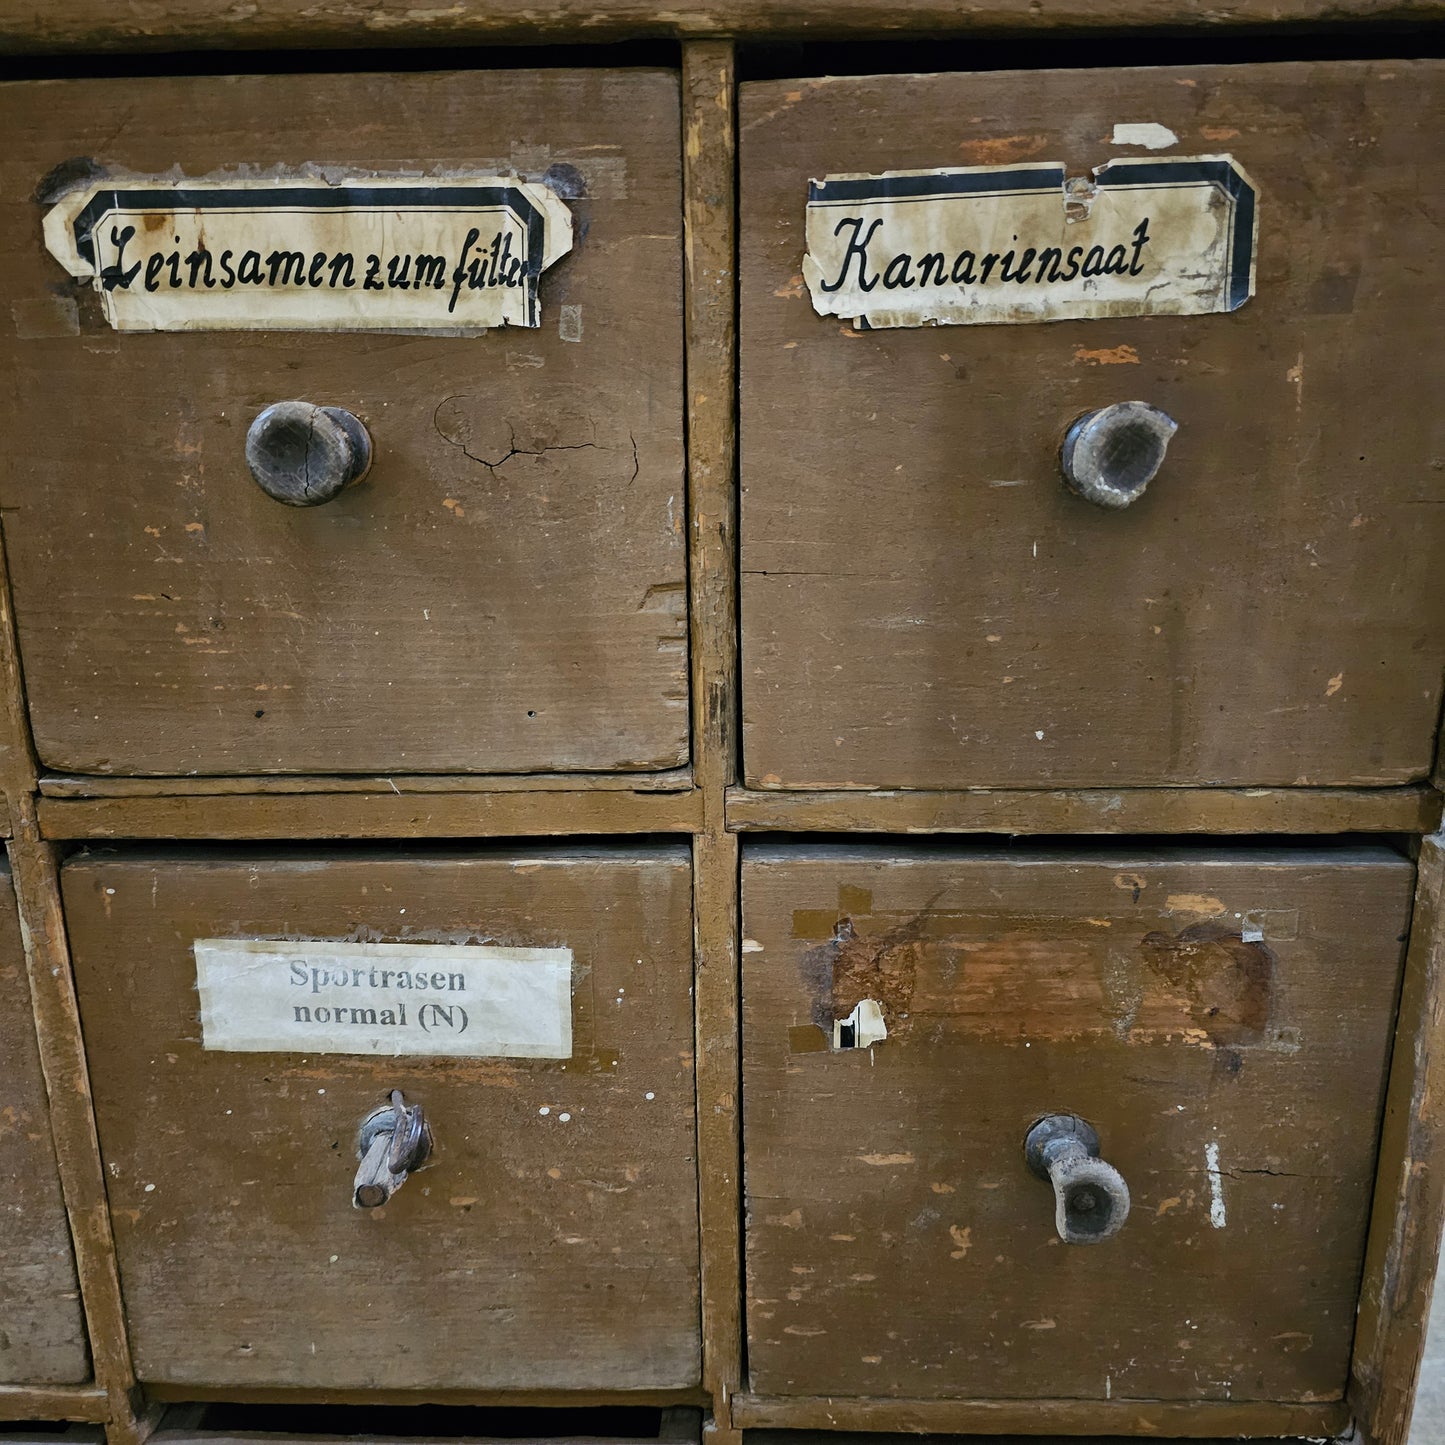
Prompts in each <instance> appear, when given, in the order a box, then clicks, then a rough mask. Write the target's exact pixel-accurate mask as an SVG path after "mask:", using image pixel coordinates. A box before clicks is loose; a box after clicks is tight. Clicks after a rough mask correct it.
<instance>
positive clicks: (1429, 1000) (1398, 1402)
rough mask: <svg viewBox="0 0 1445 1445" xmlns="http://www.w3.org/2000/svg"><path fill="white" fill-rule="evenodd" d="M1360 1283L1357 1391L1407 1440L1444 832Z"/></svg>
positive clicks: (1432, 1239) (1443, 1177) (1407, 988)
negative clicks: (1362, 1278) (1362, 1279)
mask: <svg viewBox="0 0 1445 1445" xmlns="http://www.w3.org/2000/svg"><path fill="white" fill-rule="evenodd" d="M1418 867H1419V880H1418V885H1417V888H1416V893H1415V911H1414V916H1413V918H1412V920H1411V925H1410V948H1409V953H1408V955H1407V957H1406V961H1405V984H1404V988H1403V990H1402V992H1401V995H1400V1013H1399V1022H1398V1025H1397V1027H1396V1035H1395V1052H1394V1061H1393V1063H1392V1065H1391V1069H1390V1089H1389V1094H1388V1095H1387V1097H1386V1104H1385V1122H1384V1128H1383V1129H1382V1131H1381V1135H1380V1170H1379V1176H1378V1178H1377V1180H1376V1185H1375V1209H1374V1214H1373V1216H1372V1218H1371V1221H1370V1245H1369V1251H1368V1253H1367V1254H1366V1256H1365V1274H1364V1281H1363V1284H1362V1286H1361V1290H1360V1321H1359V1328H1358V1331H1357V1334H1356V1338H1355V1359H1354V1380H1353V1388H1352V1399H1353V1402H1354V1404H1355V1406H1356V1410H1357V1412H1358V1414H1359V1416H1360V1418H1361V1423H1362V1425H1363V1428H1364V1434H1365V1438H1366V1440H1367V1441H1368V1442H1369V1445H1405V1442H1406V1441H1407V1440H1408V1439H1409V1435H1410V1416H1411V1412H1412V1410H1413V1407H1414V1399H1415V1383H1416V1380H1417V1378H1418V1377H1419V1373H1420V1360H1421V1356H1422V1354H1423V1352H1424V1349H1425V1331H1426V1328H1427V1325H1428V1323H1429V1319H1430V1300H1431V1297H1432V1295H1433V1292H1434V1288H1435V1273H1436V1266H1437V1263H1438V1261H1439V1257H1440V1239H1441V1233H1442V1225H1445V1156H1442V1152H1441V1151H1442V1146H1445V1084H1442V1079H1445V1074H1442V1069H1445V837H1442V836H1441V835H1440V834H1436V835H1435V836H1434V837H1431V838H1426V839H1425V840H1424V842H1423V844H1422V846H1421V849H1420V857H1419V862H1418Z"/></svg>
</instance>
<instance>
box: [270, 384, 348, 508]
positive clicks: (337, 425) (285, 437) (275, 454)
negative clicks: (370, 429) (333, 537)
mask: <svg viewBox="0 0 1445 1445" xmlns="http://www.w3.org/2000/svg"><path fill="white" fill-rule="evenodd" d="M246 465H247V466H248V467H250V469H251V475H252V476H253V477H255V479H256V483H257V485H258V486H259V487H260V488H261V490H262V491H263V492H265V493H266V495H267V496H268V497H274V498H275V499H276V500H277V501H278V502H284V503H285V504H286V505H287V506H288V507H318V506H320V505H321V504H322V503H323V502H329V501H330V500H331V499H332V498H333V497H335V496H338V495H339V494H340V493H341V492H343V491H345V490H346V488H347V487H349V486H351V484H352V483H353V482H359V481H360V480H361V478H362V477H364V476H365V475H366V471H367V468H368V467H370V466H371V437H370V436H369V435H368V433H367V430H366V428H365V427H364V426H363V425H362V424H361V422H360V421H359V420H358V419H357V418H356V417H354V416H352V414H351V413H350V412H349V411H344V410H343V409H342V408H341V407H339V406H313V405H312V404H311V403H310V402H309V401H278V402H277V403H276V404H275V405H274V406H268V407H267V408H266V410H265V411H263V412H262V413H261V414H260V415H259V416H258V417H257V418H256V420H255V421H253V422H252V423H251V427H250V430H249V431H247V433H246Z"/></svg>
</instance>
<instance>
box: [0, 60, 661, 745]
mask: <svg viewBox="0 0 1445 1445" xmlns="http://www.w3.org/2000/svg"><path fill="white" fill-rule="evenodd" d="M678 107H679V99H678V87H677V80H676V77H675V76H673V75H672V74H669V73H664V72H657V71H646V70H632V71H608V70H597V71H575V70H573V71H562V70H557V71H503V72H496V73H487V72H481V73H467V74H387V75H344V76H294V75H276V76H269V77H240V78H232V77H227V78H217V77H210V76H201V77H196V78H191V79H142V80H117V81H93V82H90V81H87V82H64V83H54V84H32V85H17V86H11V87H7V88H5V89H3V90H0V127H3V129H4V131H5V134H6V135H7V137H8V143H7V146H6V154H5V156H4V158H3V171H0V174H3V188H0V189H3V195H4V197H5V201H4V211H3V214H4V218H5V236H6V241H5V243H4V248H3V254H4V260H5V264H4V267H3V268H0V299H3V303H4V304H3V310H4V312H5V315H6V316H7V318H9V317H10V316H11V315H12V313H13V315H14V317H15V328H14V329H13V330H11V331H10V332H9V333H8V339H7V340H6V342H5V344H4V346H3V347H0V355H3V365H4V372H5V381H4V386H5V388H6V391H7V394H8V405H7V408H6V422H5V430H6V447H5V460H4V463H3V465H0V500H3V506H4V508H5V531H6V541H7V544H8V548H9V559H10V564H11V568H12V572H13V577H14V586H15V605H16V613H17V621H18V625H19V630H20V636H21V648H22V652H23V655H24V662H25V672H26V685H27V690H28V695H29V701H30V710H31V717H32V721H33V725H34V730H35V736H36V743H37V746H38V749H39V752H40V756H41V758H42V760H43V761H44V763H45V764H47V765H48V766H50V767H52V768H58V769H69V770H74V771H79V772H89V773H150V774H170V773H211V774H224V773H241V774H245V773H260V772H273V771H278V772H422V773H425V772H445V771H461V772H532V771H579V770H581V771H602V770H639V769H661V768H667V767H671V766H674V765H677V764H679V763H682V762H685V761H686V758H687V728H686V724H687V701H686V664H687V658H686V617H685V587H684V580H685V560H684V538H683V520H682V519H683V515H684V508H683V501H684V497H683V448H682V425H683V423H682V294H681V277H682V236H681V201H680V195H679V187H680V165H681V159H680V136H679V112H678ZM76 157H83V158H85V161H84V162H79V161H76V160H75V159H74V158H76ZM91 164H93V165H97V166H100V167H102V168H104V169H105V170H107V171H109V172H112V173H115V174H118V175H124V174H132V175H140V176H165V175H172V174H184V175H185V176H187V177H200V176H208V175H213V174H219V173H223V172H227V171H231V172H234V170H235V168H237V167H247V166H249V167H252V168H253V171H252V174H258V173H264V174H267V175H271V174H278V173H279V174H301V173H309V174H313V175H314V174H315V168H316V167H326V168H328V171H327V174H328V175H332V176H334V175H338V174H344V175H347V176H352V177H354V176H358V175H359V176H367V175H372V174H376V175H382V176H390V175H396V174H410V175H442V176H445V175H461V176H468V175H477V174H481V175H495V174H498V173H508V172H512V171H516V172H518V173H521V174H522V175H524V176H525V177H527V178H528V179H530V180H533V181H541V180H542V178H543V177H544V176H549V175H550V176H551V177H552V178H553V179H554V180H555V183H556V185H557V186H558V187H560V188H561V191H562V192H563V193H564V194H568V195H576V193H578V192H580V193H581V194H580V195H576V198H575V199H571V200H570V201H569V205H570V208H571V211H572V216H573V224H574V234H575V240H574V245H573V249H572V251H571V253H570V254H569V255H567V256H565V257H564V258H563V259H562V260H560V261H558V262H557V263H556V264H555V265H553V266H552V267H550V269H548V270H547V271H546V272H545V274H544V275H543V276H542V278H541V328H540V329H539V330H528V329H522V328H504V329H494V330H492V331H489V332H486V333H483V334H480V335H475V334H474V335H469V336H445V335H414V334H387V333H376V332H371V333H350V334H346V333H322V332H314V331H313V332H276V331H269V332H216V331H210V332H192V333H179V332H166V333H155V334H117V333H115V332H112V331H111V330H110V329H109V328H108V327H107V325H106V323H105V321H104V319H103V317H102V316H101V313H100V303H99V300H98V298H97V297H96V295H95V293H94V292H93V291H91V290H90V289H89V288H88V287H86V286H83V285H80V284H79V283H74V282H71V281H70V280H69V278H68V277H67V276H66V274H65V272H64V271H63V270H62V269H61V267H60V266H59V265H58V263H57V262H56V261H55V260H54V259H53V258H52V257H50V256H49V255H47V254H46V253H45V250H44V247H43V244H42V239H41V217H42V215H43V213H44V210H45V206H44V205H41V204H37V203H36V200H35V199H34V198H35V197H36V196H37V195H38V196H40V197H41V198H44V199H49V198H51V197H53V195H54V194H55V193H56V192H57V191H59V190H60V189H61V187H62V185H63V182H64V180H65V178H66V177H77V176H84V175H85V174H87V166H88V165H91ZM298 397H299V398H301V399H303V400H307V401H310V402H313V403H316V404H318V405H324V406H335V407H341V408H345V409H347V410H349V411H351V412H352V413H354V414H355V415H356V416H357V417H359V418H360V419H361V420H362V421H363V422H364V423H365V425H366V426H367V428H368V429H369V431H370V434H371V440H372V444H373V448H374V460H373V464H372V467H371V470H370V472H369V474H368V475H367V476H366V478H365V479H364V480H363V481H362V482H360V483H358V484H357V485H355V486H353V487H351V488H349V489H348V490H347V491H345V492H344V493H342V494H341V495H340V496H338V497H336V498H335V499H334V500H332V501H330V502H328V503H327V504H326V505H324V506H310V507H293V506H284V505H280V504H278V503H277V502H276V501H273V500H272V499H271V498H270V497H268V496H267V495H266V494H265V493H263V492H262V491H261V490H260V488H259V487H258V486H257V485H256V484H255V482H253V480H252V478H251V476H250V474H249V473H248V470H247V464H246V460H245V442H246V436H247V429H248V427H249V426H250V424H251V423H252V421H253V419H254V418H255V417H256V416H257V415H258V413H260V412H261V411H262V409H263V408H265V407H267V406H268V405H269V404H271V403H274V402H278V401H283V400H288V399H293V398H298Z"/></svg>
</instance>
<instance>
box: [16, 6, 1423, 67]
mask: <svg viewBox="0 0 1445 1445" xmlns="http://www.w3.org/2000/svg"><path fill="white" fill-rule="evenodd" d="M1439 14H1440V7H1439V4H1438V0H1223V3H1218V4H1210V5H1208V6H1205V5H1200V4H1196V3H1193V0H1049V3H1048V4H1038V3H1029V0H966V3H963V4H945V3H940V0H897V3H892V4H887V3H883V0H786V3H778V0H674V3H671V4H668V5H666V6H662V5H659V4H657V3H656V0H607V3H605V4H597V3H593V0H551V3H549V4H548V5H547V6H546V7H545V8H532V9H527V10H518V9H517V8H516V7H514V6H510V5H506V4H503V3H501V0H461V3H459V4H456V5H450V6H447V7H446V8H444V9H440V8H436V7H425V8H417V7H415V6H411V5H408V4H405V3H403V0H383V3H381V4H377V5H371V4H365V3H362V0H336V3H333V4H329V5H328V6H327V7H326V8H325V9H324V10H321V11H318V10H317V9H316V7H315V6H314V5H312V4H310V3H308V0H260V3H258V4H257V6H256V9H255V10H254V11H251V10H249V9H247V10H235V9H227V8H221V7H217V6H215V5H214V4H211V3H209V0H130V3H128V4H127V5H126V6H125V7H124V8H123V9H118V8H116V7H115V6H111V5H105V4H103V3H101V0H69V3H67V4H66V5H63V6H48V5H46V4H44V3H43V0H5V4H4V7H3V9H0V51H10V52H13V53H20V54H25V53H33V52H45V51H53V50H92V49H97V48H101V47H104V48H108V49H117V50H161V49H186V48H191V47H204V48H210V47H221V48H237V49H243V50H251V49H255V48H257V47H265V46H304V47H308V48H309V47H314V46H338V47H352V46H386V45H465V44H487V43H491V42H495V41H518V40H576V39H578V38H579V37H580V38H585V39H588V40H619V39H628V38H637V37H653V36H677V37H679V38H684V39H685V38H688V37H694V38H699V37H706V36H708V35H720V36H734V35H736V36H748V35H757V36H768V37H773V36H776V37H807V38H827V37H832V36H850V37H862V38H869V37H879V36H884V37H886V36H901V35H908V34H919V35H924V36H934V35H940V34H942V35H947V34H971V33H975V32H980V31H991V30H992V31H1007V32H1017V31H1032V32H1038V31H1047V30H1052V29H1061V30H1069V29H1088V30H1098V29H1102V28H1104V27H1117V28H1119V29H1128V28H1131V27H1135V26H1145V27H1159V26H1170V27H1184V28H1187V29H1191V30H1195V29H1204V30H1219V29H1226V28H1228V27H1231V26H1254V25H1277V24H1281V23H1286V24H1287V23H1291V22H1293V23H1301V24H1303V23H1308V22H1310V21H1315V22H1319V21H1340V20H1349V19H1369V20H1373V21H1378V22H1389V21H1398V20H1410V19H1413V20H1427V19H1431V18H1434V17H1438V16H1439Z"/></svg>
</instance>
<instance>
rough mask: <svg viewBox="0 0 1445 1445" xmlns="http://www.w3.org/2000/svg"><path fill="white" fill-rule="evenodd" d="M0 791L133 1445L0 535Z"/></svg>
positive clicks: (90, 1270) (98, 1353)
mask: <svg viewBox="0 0 1445 1445" xmlns="http://www.w3.org/2000/svg"><path fill="white" fill-rule="evenodd" d="M0 688H3V692H4V698H3V714H0V783H3V786H4V790H5V803H6V808H7V811H8V814H9V821H10V842H9V844H8V851H9V855H10V868H11V872H12V874H13V876H14V882H15V896H16V899H17V901H18V904H19V909H20V931H21V936H22V937H23V938H24V940H25V964H26V970H27V972H28V974H29V979H30V997H31V1006H32V1008H33V1010H34V1013H35V1029H36V1035H37V1037H38V1040H39V1045H40V1066H41V1070H42V1072H43V1073H44V1075H45V1087H46V1092H47V1093H48V1095H49V1099H50V1126H51V1131H52V1133H53V1135H54V1139H55V1153H56V1158H57V1160H58V1163H59V1166H60V1183H61V1189H62V1191H63V1193H64V1197H65V1208H66V1212H67V1214H68V1215H69V1219H70V1234H71V1240H72V1243H73V1246H74V1250H75V1270H76V1275H77V1277H78V1279H79V1281H80V1295H81V1300H82V1303H83V1305H84V1309H85V1319H86V1325H87V1328H88V1330H89V1334H90V1354H91V1363H92V1367H93V1369H94V1371H95V1380H96V1383H97V1384H98V1385H99V1386H100V1387H101V1388H102V1389H104V1390H105V1392H106V1396H107V1399H108V1403H109V1410H108V1419H107V1422H106V1434H107V1439H108V1441H109V1445H138V1442H140V1441H141V1440H143V1439H144V1438H145V1437H146V1436H147V1435H148V1434H149V1433H150V1431H151V1429H152V1428H153V1427H154V1423H155V1416H154V1415H153V1414H148V1413H147V1412H146V1411H145V1409H144V1406H143V1404H142V1401H141V1399H140V1396H139V1393H138V1391H137V1389H136V1383H135V1373H134V1370H133V1369H132V1366H131V1359H130V1346H129V1344H128V1342H127V1340H126V1332H125V1311H124V1307H123V1305H122V1302H121V1293H120V1276H119V1274H118V1272H117V1269H116V1262H115V1247H114V1243H113V1241H112V1238H111V1229H110V1212H109V1209H108V1207H107V1203H106V1192H105V1174H104V1169H103V1167H102V1165H101V1158H100V1142H99V1139H98V1138H97V1136H96V1132H95V1119H94V1115H93V1113H92V1111H91V1098H90V1073H89V1070H88V1069H87V1067H86V1062H85V1043H84V1039H83V1036H82V1034H81V1027H80V1010H79V1006H78V1004H77V1002H76V997H75V983H74V979H73V978H72V976H71V970H70V950H69V946H68V944H67V942H66V937H65V920H64V917H63V915H62V913H61V908H60V874H59V859H58V854H57V849H56V846H55V845H54V844H53V843H47V842H45V841H44V840H43V839H42V838H41V836H40V830H39V827H38V825H37V822H36V801H35V800H36V793H37V785H36V771H37V770H36V760H35V752H34V748H33V746H32V744H31V739H30V727H29V721H28V719H27V716H26V712H25V696H24V685H23V680H22V677H21V671H20V656H19V650H18V644H17V641H16V634H15V616H14V611H13V609H12V607H11V602H10V570H9V566H8V564H7V563H6V560H5V548H4V539H3V533H0Z"/></svg>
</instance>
